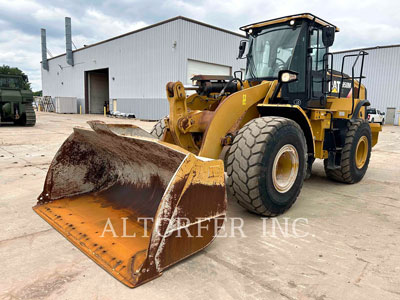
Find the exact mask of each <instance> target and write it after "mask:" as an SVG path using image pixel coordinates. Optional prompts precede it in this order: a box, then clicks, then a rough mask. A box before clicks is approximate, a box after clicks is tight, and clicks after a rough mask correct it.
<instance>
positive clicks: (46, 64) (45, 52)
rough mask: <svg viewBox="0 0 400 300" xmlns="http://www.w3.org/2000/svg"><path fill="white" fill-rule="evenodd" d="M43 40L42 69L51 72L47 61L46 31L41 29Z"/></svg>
mask: <svg viewBox="0 0 400 300" xmlns="http://www.w3.org/2000/svg"><path fill="white" fill-rule="evenodd" d="M40 33H41V39H42V68H43V69H44V70H47V71H48V70H49V62H48V61H47V45H46V29H44V28H42V29H40Z"/></svg>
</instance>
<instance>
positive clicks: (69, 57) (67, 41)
mask: <svg viewBox="0 0 400 300" xmlns="http://www.w3.org/2000/svg"><path fill="white" fill-rule="evenodd" d="M65 49H66V54H67V64H69V65H71V66H73V65H74V56H73V54H72V33H71V18H69V17H65Z"/></svg>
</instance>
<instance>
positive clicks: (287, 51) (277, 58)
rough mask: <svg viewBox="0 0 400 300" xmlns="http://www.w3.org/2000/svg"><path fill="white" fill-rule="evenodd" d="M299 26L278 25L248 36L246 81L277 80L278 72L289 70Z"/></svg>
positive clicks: (299, 29)
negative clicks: (258, 79) (256, 79)
mask: <svg viewBox="0 0 400 300" xmlns="http://www.w3.org/2000/svg"><path fill="white" fill-rule="evenodd" d="M300 31H301V26H297V27H296V28H293V27H291V26H288V25H280V26H277V27H275V28H266V29H264V30H262V31H260V32H259V33H258V34H257V35H254V36H250V47H249V53H248V54H247V68H246V76H245V78H246V79H252V78H271V77H272V78H277V77H278V72H279V71H280V70H288V69H290V64H291V61H292V57H293V52H294V49H295V46H296V43H297V40H298V37H299V34H300Z"/></svg>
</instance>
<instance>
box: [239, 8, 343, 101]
mask: <svg viewBox="0 0 400 300" xmlns="http://www.w3.org/2000/svg"><path fill="white" fill-rule="evenodd" d="M240 29H241V30H243V31H245V32H246V36H247V38H248V41H242V42H241V44H240V47H239V58H245V57H243V56H244V52H245V48H246V44H248V47H247V48H248V49H247V55H246V58H247V65H246V72H245V80H247V81H249V83H250V84H251V83H252V82H260V81H262V80H276V79H279V84H280V88H281V91H280V92H281V93H280V97H279V98H277V97H275V99H272V101H274V102H275V103H282V104H294V105H299V106H301V107H303V108H307V107H325V104H326V95H327V94H328V93H329V92H328V89H329V88H328V82H329V80H328V78H327V73H328V72H332V71H331V70H328V68H329V66H328V57H329V56H330V55H331V54H330V53H329V51H328V50H329V47H330V46H332V44H333V42H334V37H335V32H338V31H339V29H338V28H337V27H336V26H334V25H332V24H330V23H328V22H326V21H324V20H322V19H320V18H318V17H316V16H314V15H312V14H307V13H306V14H299V15H294V16H288V17H283V18H279V19H273V20H269V21H264V22H260V23H255V24H250V25H247V26H243V27H241V28H240ZM283 74H285V75H284V77H283V78H282V75H283ZM282 79H284V80H283V81H284V82H282ZM282 83H285V84H282Z"/></svg>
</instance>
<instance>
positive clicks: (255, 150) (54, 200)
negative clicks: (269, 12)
mask: <svg viewBox="0 0 400 300" xmlns="http://www.w3.org/2000/svg"><path fill="white" fill-rule="evenodd" d="M241 29H242V30H243V31H244V32H245V34H246V37H247V39H244V40H243V41H242V42H240V46H239V57H238V58H239V59H242V58H245V59H246V62H247V65H246V72H245V74H241V72H236V73H235V76H234V77H230V76H210V75H197V76H194V77H193V78H192V80H193V85H192V86H184V85H183V84H182V83H181V82H170V83H168V84H167V86H166V94H167V99H168V101H169V107H170V110H169V115H168V116H167V117H165V118H163V119H162V120H160V121H159V122H158V123H157V124H156V126H155V127H154V129H153V131H152V132H151V134H149V133H147V132H145V131H144V130H142V129H140V128H138V127H135V126H133V125H116V124H105V123H102V122H99V121H92V122H90V126H91V129H85V128H75V129H74V132H73V134H72V135H71V136H70V137H69V138H68V139H67V140H66V141H65V142H64V144H63V145H62V146H61V148H60V149H59V151H58V153H57V154H56V156H55V158H54V159H53V161H52V163H51V166H50V168H49V171H48V174H47V177H46V180H45V184H44V190H43V192H42V193H41V195H40V196H39V198H38V203H37V205H36V206H35V207H34V210H35V211H36V212H37V213H38V214H39V215H40V216H41V217H43V218H44V219H45V220H46V221H47V222H48V223H50V224H51V225H52V226H53V227H54V228H55V229H57V230H58V231H59V232H60V233H61V234H63V235H64V236H65V237H66V238H67V239H68V240H69V241H71V242H72V243H73V244H74V245H75V246H77V247H78V248H79V249H80V250H82V251H83V252H84V253H85V254H87V255H88V256H89V257H90V258H92V259H93V260H94V261H95V262H96V263H98V264H99V265H100V266H101V267H103V268H104V269H105V270H106V271H108V272H109V273H110V274H112V275H113V276H114V277H116V278H117V279H118V280H120V281H121V282H123V283H124V284H126V285H127V286H129V287H135V286H138V285H140V284H143V283H145V282H147V281H149V280H151V279H154V278H156V277H157V276H159V275H161V274H162V272H163V270H164V269H166V268H167V267H168V266H170V265H172V264H174V263H176V262H178V261H180V260H182V259H184V258H186V257H188V256H190V255H192V254H193V253H195V252H197V251H200V250H201V249H203V248H204V247H206V246H207V245H208V244H210V243H211V242H212V240H213V239H214V238H215V236H216V235H217V234H218V232H219V230H220V229H221V227H222V226H223V224H224V219H225V216H226V205H227V200H226V198H227V197H226V194H228V196H229V197H231V198H232V199H234V200H236V201H237V202H238V203H239V204H240V205H242V206H243V207H244V208H246V209H247V210H249V211H251V212H254V213H257V214H260V215H262V216H267V217H271V216H277V215H279V214H282V213H284V212H285V211H286V210H288V209H289V208H290V207H291V206H292V205H293V203H294V202H295V201H296V198H297V197H298V195H299V193H300V190H301V188H302V185H303V181H304V180H305V178H306V177H308V176H309V175H310V173H311V168H312V164H313V162H314V160H315V159H316V158H318V159H323V160H324V167H325V171H326V175H327V176H328V177H329V178H331V179H333V180H335V181H339V182H343V183H348V184H350V183H356V182H358V181H360V180H361V179H362V178H363V176H364V175H365V172H366V171H367V168H368V163H369V160H370V155H371V148H372V147H373V146H374V145H375V144H376V143H377V141H378V134H379V131H380V130H381V126H380V125H379V124H374V123H368V121H367V120H366V107H368V106H369V105H370V102H369V101H368V99H367V91H366V88H365V87H364V86H363V85H362V84H361V82H362V79H363V75H362V68H363V63H364V57H365V56H366V55H367V53H365V52H360V53H358V54H357V55H354V56H350V57H349V56H347V57H345V58H343V63H342V67H341V70H340V71H337V70H334V69H333V66H332V61H333V60H332V54H331V53H329V47H330V46H331V45H332V44H333V42H334V37H335V33H336V32H338V31H339V29H338V28H337V27H336V26H334V25H332V24H330V23H328V22H327V21H324V20H322V19H320V18H318V17H316V16H314V15H311V14H308V13H304V14H299V15H293V16H288V17H283V18H278V19H274V20H269V21H264V22H259V23H255V24H250V25H247V26H244V27H242V28H241ZM346 59H347V60H351V61H350V63H351V64H352V68H351V70H352V74H351V75H346V74H344V72H343V71H344V70H343V66H344V60H346ZM357 66H358V67H357ZM358 71H360V72H359V74H358ZM187 91H190V92H191V93H192V94H190V95H188V94H189V93H187ZM193 91H194V93H193ZM155 137H156V138H155ZM225 173H226V174H227V182H226V185H225V178H224V176H225ZM199 231H200V232H199Z"/></svg>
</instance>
